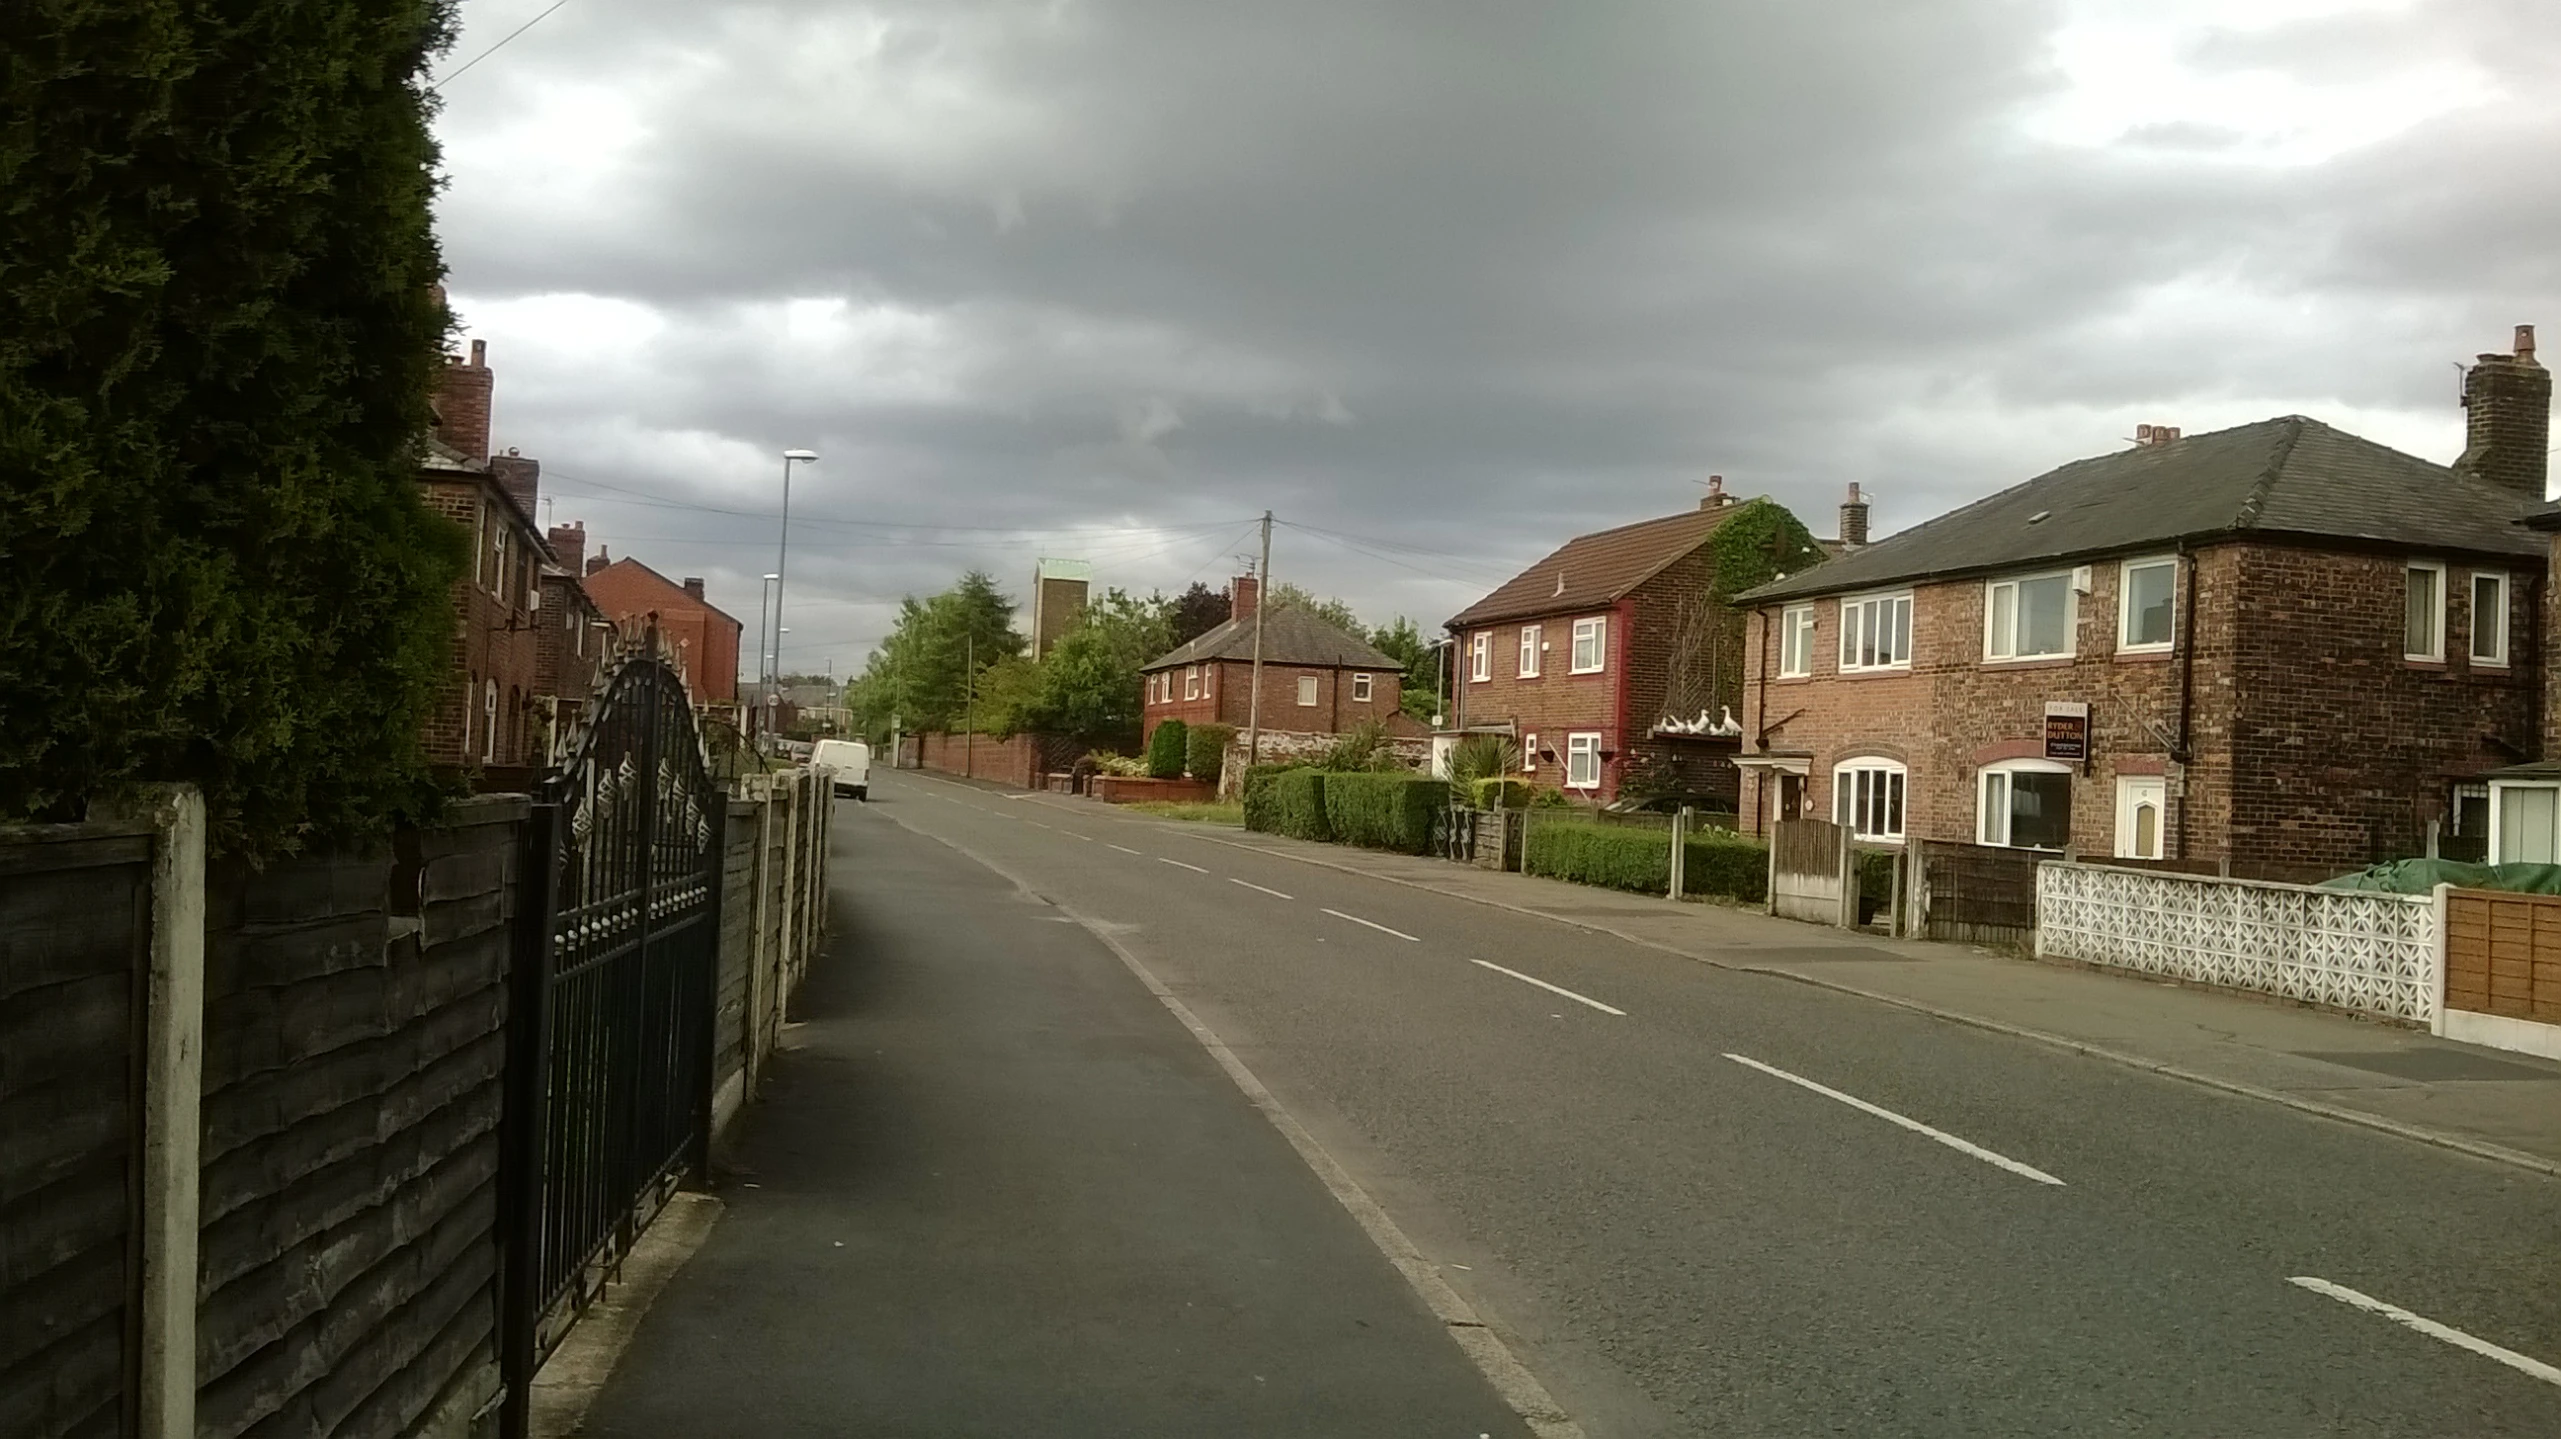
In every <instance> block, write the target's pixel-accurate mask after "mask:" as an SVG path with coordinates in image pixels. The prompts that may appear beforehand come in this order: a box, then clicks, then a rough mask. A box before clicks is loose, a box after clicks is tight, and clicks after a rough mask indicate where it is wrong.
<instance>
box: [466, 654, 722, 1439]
mask: <svg viewBox="0 0 2561 1439" xmlns="http://www.w3.org/2000/svg"><path fill="white" fill-rule="evenodd" d="M725 814H726V809H725V805H724V803H723V800H722V796H721V793H720V791H719V790H718V789H717V788H716V787H715V785H714V784H713V781H712V778H711V775H710V773H709V771H708V769H707V768H706V766H705V765H704V763H703V750H702V741H701V738H700V735H699V732H698V731H697V730H696V728H695V724H694V716H693V711H692V708H691V706H690V704H689V703H688V701H687V698H686V694H685V687H684V682H683V681H682V680H681V679H680V678H679V677H678V676H677V675H676V673H675V672H674V671H673V670H671V669H669V668H668V667H667V665H666V664H665V663H663V662H662V661H660V660H658V659H656V658H654V657H650V655H649V654H648V653H644V654H643V655H640V656H635V657H634V658H631V659H629V660H627V661H626V662H625V663H624V664H623V665H622V667H621V668H620V669H619V670H618V671H616V672H615V674H614V676H613V678H612V679H611V680H610V682H609V683H608V685H607V687H606V689H605V692H604V695H603V697H602V699H601V700H600V701H599V702H598V703H597V704H596V706H595V707H594V709H593V710H592V711H591V712H590V716H589V721H588V725H587V728H586V731H585V733H584V734H583V735H581V736H580V738H579V741H578V744H577V746H576V748H575V749H574V751H573V752H572V754H571V756H570V758H569V759H568V760H567V761H565V762H564V763H563V765H562V766H561V768H560V769H559V770H558V771H556V772H554V774H553V775H552V776H551V777H550V778H549V779H548V780H546V781H545V783H544V785H543V788H542V792H541V793H540V794H539V795H538V796H537V801H536V804H535V806H534V813H533V816H532V822H531V823H530V824H529V825H528V826H527V835H528V839H527V845H526V855H525V859H526V869H525V871H524V873H525V874H526V876H527V878H528V880H534V879H536V878H540V879H541V880H543V881H545V882H541V883H527V884H526V885H525V886H524V887H523V889H522V891H521V892H522V893H523V894H524V895H525V896H526V902H525V903H524V904H523V905H522V912H521V917H520V923H521V924H522V925H523V926H524V928H523V930H522V932H521V933H520V935H519V938H518V943H517V946H516V953H517V955H518V956H519V963H518V964H517V966H516V969H517V977H516V983H515V985H514V988H513V992H512V996H511V997H512V1002H513V1003H514V1005H515V1012H514V1013H513V1014H512V1015H511V1016H510V1019H509V1031H510V1036H511V1045H512V1051H511V1053H510V1055H509V1066H508V1073H509V1075H510V1085H511V1089H510V1093H509V1114H508V1122H509V1135H508V1153H507V1170H508V1177H507V1183H506V1194H505V1196H504V1199H505V1207H504V1208H502V1210H501V1213H502V1214H503V1215H505V1216H506V1220H507V1227H508V1231H509V1232H508V1243H507V1270H506V1276H505V1283H504V1289H503V1292H502V1295H501V1303H502V1306H503V1309H502V1314H501V1319H502V1324H501V1333H502V1338H503V1342H504V1343H505V1346H506V1349H507V1352H506V1354H505V1355H503V1356H502V1368H503V1370H504V1372H505V1376H506V1380H507V1387H508V1397H507V1408H506V1412H505V1425H504V1428H505V1429H506V1431H507V1432H508V1433H510V1434H511V1435H513V1434H522V1433H524V1432H525V1425H526V1417H527V1411H526V1396H527V1393H528V1391H529V1389H530V1386H531V1380H532V1377H533V1373H534V1371H535V1370H536V1369H537V1368H539V1367H540V1366H541V1363H542V1360H543V1358H544V1356H546V1355H548V1354H549V1353H550V1352H551V1349H552V1347H553V1346H554V1345H555V1344H557V1343H558V1342H559V1339H560V1336H561V1335H562V1334H563V1333H565V1332H566V1331H567V1329H568V1327H569V1325H570V1324H571V1323H572V1322H573V1321H574V1320H575V1319H576V1317H577V1314H578V1311H579V1310H580V1309H582V1308H583V1307H585V1305H586V1303H587V1301H588V1300H589V1299H591V1298H592V1297H593V1296H594V1295H595V1293H596V1292H597V1290H598V1289H599V1288H601V1286H602V1284H603V1281H604V1279H605V1277H606V1276H607V1275H608V1274H610V1273H611V1272H612V1270H613V1269H614V1268H615V1267H616V1266H617V1265H618V1264H619V1263H620V1261H621V1259H622V1256H623V1255H624V1253H625V1252H627V1251H628V1250H629V1248H630V1246H631V1243H632V1241H633V1240H634V1239H635V1238H637V1237H638V1235H639V1233H640V1230H641V1228H642V1227H643V1226H645V1225H646V1224H647V1223H648V1221H649V1219H650V1217H651V1216H652V1215H654V1214H655V1213H656V1212H657V1210H658V1208H659V1206H661V1205H662V1204H664V1203H665V1202H666V1199H667V1197H668V1195H669V1194H670V1193H672V1192H673V1190H674V1188H675V1185H676V1183H677V1181H678V1180H679V1179H680V1178H682V1177H683V1175H684V1174H685V1173H686V1171H687V1170H689V1169H691V1168H693V1167H695V1166H697V1165H699V1164H700V1163H701V1162H702V1161H703V1159H704V1150H705V1147H706V1145H707V1142H708V1136H709V1134H710V1120H711V1094H710V1089H711V1080H710V1076H711V1045H712V1016H713V1011H714V1009H715V1007H716V1005H717V1003H718V993H717V988H716V985H717V976H718V970H719V935H720V834H721V830H722V827H723V818H724V816H725Z"/></svg>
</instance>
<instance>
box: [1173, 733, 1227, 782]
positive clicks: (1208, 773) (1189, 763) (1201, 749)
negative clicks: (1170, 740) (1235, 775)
mask: <svg viewBox="0 0 2561 1439" xmlns="http://www.w3.org/2000/svg"><path fill="white" fill-rule="evenodd" d="M1234 738H1236V726H1234V725H1228V724H1196V725H1193V726H1192V728H1191V734H1190V736H1189V737H1188V738H1187V739H1186V740H1185V741H1184V755H1183V764H1184V767H1185V768H1187V769H1189V770H1190V771H1191V772H1192V778H1194V779H1196V780H1199V781H1200V782H1201V783H1203V784H1206V785H1208V786H1209V787H1210V788H1212V789H1216V788H1217V787H1218V776H1219V774H1220V772H1221V771H1223V770H1224V769H1226V767H1227V742H1228V741H1229V740H1232V739H1234Z"/></svg>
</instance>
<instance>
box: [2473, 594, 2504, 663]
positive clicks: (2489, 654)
mask: <svg viewBox="0 0 2561 1439" xmlns="http://www.w3.org/2000/svg"><path fill="white" fill-rule="evenodd" d="M2472 662H2473V663H2474V664H2476V665H2487V666H2490V667H2493V668H2500V667H2504V666H2505V665H2506V664H2507V662H2508V577H2507V576H2506V575H2503V574H2500V573H2498V572H2497V571H2495V570H2474V571H2473V572H2472Z"/></svg>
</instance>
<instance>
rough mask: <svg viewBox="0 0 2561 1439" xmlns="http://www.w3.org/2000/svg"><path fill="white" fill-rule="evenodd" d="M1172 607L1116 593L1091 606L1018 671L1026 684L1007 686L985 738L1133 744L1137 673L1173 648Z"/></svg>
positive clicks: (1138, 716) (1140, 697)
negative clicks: (1031, 735) (1027, 733)
mask: <svg viewBox="0 0 2561 1439" xmlns="http://www.w3.org/2000/svg"><path fill="white" fill-rule="evenodd" d="M1172 609H1173V606H1172V604H1171V603H1169V602H1168V601H1167V600H1166V599H1165V598H1164V597H1163V596H1161V595H1150V596H1148V597H1147V598H1145V599H1140V598H1138V597H1136V596H1133V595H1131V594H1129V593H1127V592H1126V591H1123V590H1116V589H1115V590H1106V591H1104V592H1103V593H1102V594H1101V595H1100V596H1098V597H1096V598H1095V599H1093V600H1091V601H1089V602H1088V603H1087V604H1086V606H1085V609H1084V612H1083V613H1082V614H1080V615H1079V616H1078V617H1077V619H1076V623H1075V625H1074V626H1073V627H1071V628H1070V629H1069V630H1068V631H1067V633H1066V634H1064V635H1061V636H1060V637H1059V639H1058V642H1057V643H1056V644H1054V645H1051V646H1050V649H1049V654H1048V655H1047V656H1046V657H1045V658H1043V659H1042V660H1041V661H1040V663H1039V664H1037V665H1028V664H1027V665H1025V666H1024V667H1023V668H1024V671H1025V681H1024V683H1023V684H1022V685H1021V686H1020V687H1019V688H1016V687H1011V686H1009V688H1008V690H1007V694H1006V700H1007V704H1006V707H1005V708H1004V709H1003V710H1002V711H1001V713H1000V714H999V715H998V716H997V723H998V724H999V725H1000V726H1001V728H996V729H991V731H990V732H991V733H997V734H1013V733H1016V732H1019V731H1022V730H1038V731H1041V732H1042V733H1045V734H1059V735H1069V736H1073V737H1075V738H1077V739H1081V740H1084V741H1086V742H1088V743H1091V744H1100V745H1113V744H1121V743H1126V742H1128V741H1130V740H1134V739H1136V738H1137V737H1138V731H1139V726H1140V724H1141V722H1142V720H1143V718H1144V716H1143V714H1142V710H1141V707H1142V704H1143V702H1144V697H1145V688H1144V685H1143V682H1142V681H1141V679H1140V677H1139V672H1138V667H1139V666H1140V665H1143V664H1145V663H1147V662H1148V661H1149V660H1152V659H1154V658H1156V657H1157V656H1158V655H1161V654H1163V653H1165V652H1166V651H1167V650H1169V649H1172V648H1173V647H1174V645H1175V643H1176V642H1175V640H1174V638H1173V633H1172V630H1173V622H1172V619H1171V614H1172Z"/></svg>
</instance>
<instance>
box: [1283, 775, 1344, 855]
mask: <svg viewBox="0 0 2561 1439" xmlns="http://www.w3.org/2000/svg"><path fill="white" fill-rule="evenodd" d="M1325 782H1326V775H1325V772H1324V771H1323V770H1316V769H1308V768H1305V767H1303V766H1302V767H1300V768H1296V769H1287V770H1283V771H1281V772H1280V773H1279V774H1277V775H1275V776H1273V777H1272V809H1273V815H1272V819H1273V823H1272V832H1273V833H1275V834H1285V835H1288V836H1289V837H1290V838H1292V839H1312V840H1316V841H1319V842H1320V843H1321V842H1327V841H1331V840H1332V839H1333V838H1334V830H1333V827H1332V826H1331V825H1329V824H1327V823H1326V820H1325Z"/></svg>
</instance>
